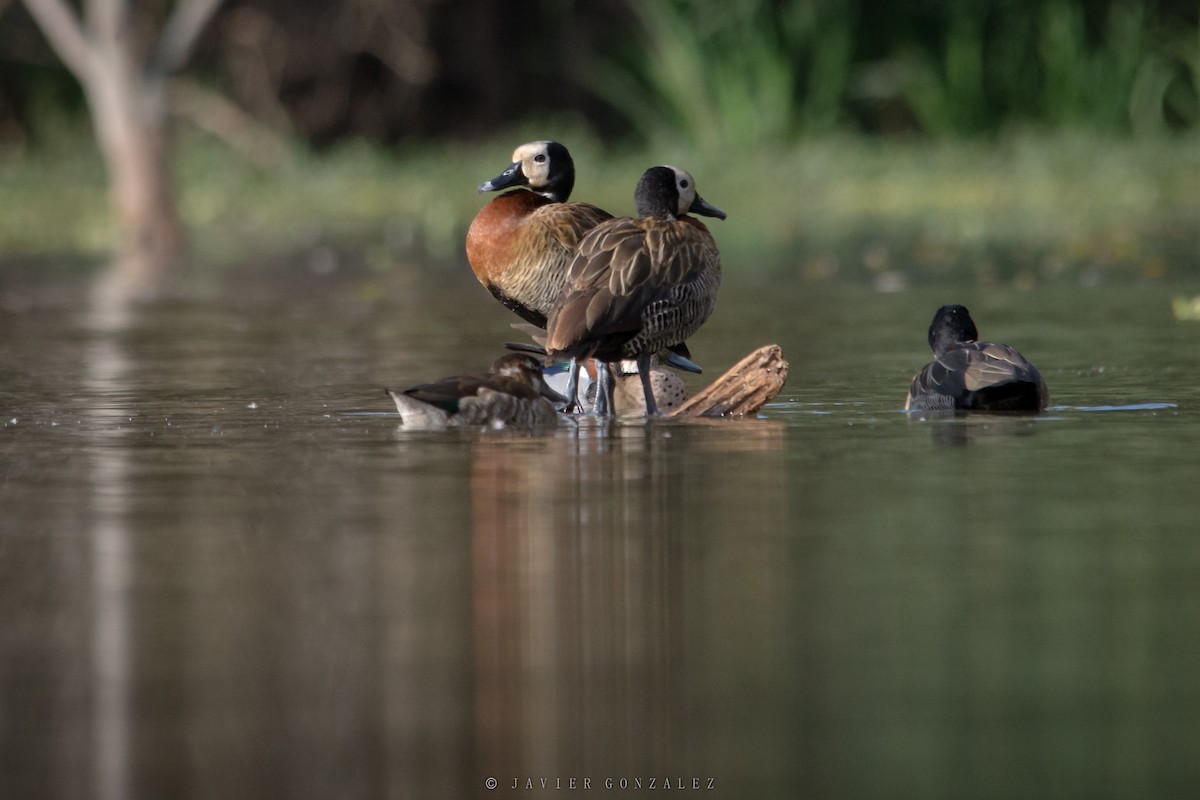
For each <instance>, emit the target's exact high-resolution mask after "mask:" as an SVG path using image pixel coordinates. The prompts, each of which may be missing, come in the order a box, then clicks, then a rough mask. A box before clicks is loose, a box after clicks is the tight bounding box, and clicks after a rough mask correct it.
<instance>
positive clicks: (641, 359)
mask: <svg viewBox="0 0 1200 800" xmlns="http://www.w3.org/2000/svg"><path fill="white" fill-rule="evenodd" d="M637 368H638V377H640V378H641V379H642V392H643V393H644V394H645V395H646V416H647V417H657V416H658V415H659V414H658V404H657V403H655V402H654V390H653V389H652V388H651V387H650V354H649V353H638V357H637Z"/></svg>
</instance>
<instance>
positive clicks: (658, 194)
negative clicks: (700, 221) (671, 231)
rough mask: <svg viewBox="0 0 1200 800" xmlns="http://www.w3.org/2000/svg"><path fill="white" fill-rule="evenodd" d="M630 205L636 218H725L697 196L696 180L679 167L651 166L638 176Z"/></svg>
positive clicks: (721, 212) (720, 211)
mask: <svg viewBox="0 0 1200 800" xmlns="http://www.w3.org/2000/svg"><path fill="white" fill-rule="evenodd" d="M633 202H634V205H635V206H636V207H637V213H638V216H640V217H662V218H665V219H678V218H679V217H682V216H684V215H685V214H687V213H689V212H691V213H692V214H701V215H703V216H706V217H716V218H717V219H725V212H724V211H722V210H721V209H719V208H717V207H716V206H714V205H711V204H709V203H708V202H707V201H706V200H705V199H704V198H703V197H701V196H700V194H699V193H698V192H697V191H696V180H695V179H694V178H693V177H692V176H691V175H690V174H689V173H688V172H687V171H686V170H682V169H680V168H679V167H671V166H658V167H651V168H650V169H648V170H646V171H645V172H644V173H642V177H641V180H639V181H638V185H637V189H636V190H634V193H633Z"/></svg>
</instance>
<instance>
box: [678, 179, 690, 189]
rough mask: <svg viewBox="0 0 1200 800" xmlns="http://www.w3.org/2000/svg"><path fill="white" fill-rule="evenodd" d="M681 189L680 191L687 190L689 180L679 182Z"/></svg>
mask: <svg viewBox="0 0 1200 800" xmlns="http://www.w3.org/2000/svg"><path fill="white" fill-rule="evenodd" d="M679 188H680V189H686V188H688V182H687V179H686V178H684V179H683V180H681V181H680V182H679Z"/></svg>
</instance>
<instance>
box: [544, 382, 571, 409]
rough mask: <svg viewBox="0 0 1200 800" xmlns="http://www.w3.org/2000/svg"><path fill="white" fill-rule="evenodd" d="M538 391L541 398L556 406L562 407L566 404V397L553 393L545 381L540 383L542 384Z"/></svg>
mask: <svg viewBox="0 0 1200 800" xmlns="http://www.w3.org/2000/svg"><path fill="white" fill-rule="evenodd" d="M538 391H539V392H541V395H542V397H544V398H546V399H547V400H549V401H550V402H551V403H555V404H557V405H562V404H563V403H566V402H567V397H566V395H562V394H559V393H558V392H556V391H554V390H553V389H552V388H550V386H549V384H547V383H546V382H545V381H542V384H541V386H540V387H539V388H538Z"/></svg>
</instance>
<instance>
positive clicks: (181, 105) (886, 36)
mask: <svg viewBox="0 0 1200 800" xmlns="http://www.w3.org/2000/svg"><path fill="white" fill-rule="evenodd" d="M169 6H170V4H169V3H167V2H163V1H161V0H159V1H157V2H156V1H155V0H147V2H146V3H143V4H140V5H139V8H141V9H142V11H143V12H144V17H142V21H143V22H144V23H147V24H149V23H153V21H154V20H156V19H161V18H163V17H165V15H166V13H167V11H168V10H169ZM172 94H173V96H174V98H175V113H176V125H175V128H176V132H177V141H178V147H177V150H176V154H175V157H174V159H173V163H174V165H175V170H176V173H177V178H178V183H179V188H180V207H181V211H182V214H183V216H184V219H185V221H186V222H187V223H188V225H189V227H190V228H191V229H192V231H193V239H194V245H195V247H196V249H197V250H198V251H199V253H200V255H201V257H202V259H203V260H208V261H212V260H216V261H234V260H236V259H238V258H241V257H244V255H245V253H247V252H250V251H280V250H283V251H285V252H295V251H305V252H308V251H311V250H312V249H313V248H328V247H333V248H335V249H336V250H337V251H338V252H344V253H351V254H352V257H354V258H356V259H360V260H362V261H363V262H364V263H366V264H368V265H372V266H378V267H380V268H384V267H388V266H391V265H394V264H395V263H398V262H399V261H402V260H405V259H406V258H407V255H408V254H411V253H413V252H423V253H425V254H427V255H429V256H431V257H432V258H433V260H434V261H437V260H443V261H454V260H456V259H460V258H461V254H460V250H461V235H462V232H463V231H464V230H465V226H466V224H467V223H468V222H469V220H470V218H471V216H472V215H473V214H474V211H475V210H476V209H477V208H478V205H479V203H480V200H479V199H478V198H477V197H476V196H475V194H474V192H473V187H474V186H475V185H476V184H478V183H479V182H480V181H481V180H483V179H485V178H487V177H491V176H492V175H493V174H495V173H496V172H498V171H499V169H500V168H501V167H503V166H504V163H505V162H506V160H507V158H508V155H509V152H510V151H511V148H512V147H513V146H514V145H515V144H517V143H519V142H520V141H523V140H526V139H529V138H545V137H552V138H557V139H560V140H562V141H564V142H566V143H567V144H568V146H569V147H570V148H571V149H572V151H573V152H574V153H575V155H576V160H577V162H578V164H579V166H580V181H579V183H578V184H577V192H576V193H577V196H579V197H580V198H586V199H588V200H591V201H595V202H597V203H600V204H602V205H605V206H607V207H610V208H612V209H613V210H614V211H618V212H626V213H627V212H628V211H629V210H630V209H629V206H630V202H629V199H628V196H629V194H630V188H631V187H632V184H633V182H634V180H636V176H637V174H639V173H640V171H641V169H642V168H644V167H645V166H647V165H648V164H650V163H660V162H675V163H680V164H683V165H685V166H687V167H688V168H689V169H691V170H692V171H693V172H694V173H696V175H697V177H698V179H699V181H700V183H701V187H702V190H703V191H704V193H705V194H706V196H709V198H710V199H711V200H712V201H713V202H715V203H717V204H718V205H722V206H723V207H725V208H726V209H727V210H730V211H731V212H732V213H733V214H735V215H736V216H734V217H732V219H737V218H739V217H740V218H741V219H742V220H748V221H752V224H740V225H734V224H730V225H727V226H723V227H724V230H723V231H722V234H721V236H722V239H721V241H722V247H723V249H725V250H727V251H729V252H732V253H733V254H735V256H736V257H738V258H739V259H741V260H742V261H745V262H749V263H751V264H755V265H759V268H760V269H761V270H763V271H769V270H777V269H792V270H798V271H800V272H802V273H804V274H807V275H809V276H822V275H830V274H838V273H842V274H844V273H845V272H846V271H848V270H849V271H853V270H861V271H864V272H866V273H879V274H890V273H891V272H892V271H893V268H894V267H895V266H896V262H897V260H899V261H900V262H901V263H902V264H907V265H908V266H909V267H912V268H916V267H920V269H921V270H926V271H932V272H933V273H934V274H936V273H937V272H938V270H943V269H951V268H953V269H968V270H974V271H976V272H979V273H980V274H981V275H982V274H987V273H988V271H989V270H990V269H992V267H990V266H989V265H990V264H992V263H993V262H995V261H997V259H995V258H993V257H992V256H991V255H989V254H990V253H992V252H993V251H995V250H996V249H997V248H1016V249H1018V250H1020V249H1021V248H1025V249H1032V250H1031V251H1036V252H1037V254H1038V255H1037V257H1036V258H1035V259H1032V260H1030V259H1026V262H1028V263H1031V264H1032V265H1033V266H1031V267H1030V269H1029V272H1030V275H1033V276H1037V275H1049V274H1056V273H1057V272H1061V271H1063V270H1067V271H1078V272H1080V273H1084V272H1087V271H1088V270H1095V269H1100V270H1105V269H1108V268H1109V266H1111V265H1118V266H1128V267H1132V268H1133V269H1134V270H1135V271H1136V272H1137V274H1160V273H1162V272H1164V271H1165V272H1170V271H1172V270H1178V269H1180V268H1187V269H1193V268H1194V269H1200V264H1197V263H1196V262H1197V261H1200V256H1197V251H1200V239H1198V238H1197V236H1198V234H1197V233H1196V228H1197V227H1200V226H1198V225H1197V224H1196V221H1197V219H1198V218H1200V200H1198V197H1200V6H1198V5H1197V4H1196V3H1195V2H1194V0H1141V1H1138V0H970V1H969V2H964V1H963V0H908V2H900V3H891V4H875V3H870V4H868V3H863V2H856V0H836V1H834V0H809V1H808V2H801V1H800V0H756V1H748V2H741V3H729V2H720V1H719V0H651V1H650V2H633V0H593V2H587V3H583V2H557V1H555V0H542V1H540V2H529V3H523V4H521V5H520V6H519V7H518V6H513V5H511V4H498V3H493V2H490V0H346V2H341V3H326V2H323V0H289V1H288V2H284V0H244V1H236V0H230V2H227V3H226V4H225V5H224V6H223V7H222V8H221V10H220V11H219V12H218V14H217V16H216V17H215V18H214V20H213V21H212V22H211V24H210V25H209V26H208V28H207V29H206V32H205V34H204V36H203V38H202V40H201V42H200V45H199V49H198V52H197V54H196V56H195V58H194V59H193V62H192V64H191V65H190V67H189V69H188V70H186V71H185V72H184V73H183V74H181V75H179V76H177V78H176V79H175V82H174V84H173V86H172ZM94 148H95V146H94V144H93V143H92V142H91V133H90V130H89V122H88V116H87V108H86V105H85V102H84V100H83V97H82V94H81V92H80V90H79V88H78V87H77V85H76V83H75V81H74V79H73V78H72V77H71V76H70V74H69V73H68V72H66V71H65V70H64V69H63V68H62V67H61V66H59V65H58V63H57V62H56V60H55V58H54V56H53V54H52V53H51V51H50V50H49V48H48V47H47V45H46V44H45V42H44V40H43V38H42V36H41V34H40V32H39V30H38V29H37V27H36V25H35V24H34V23H33V21H32V19H31V18H30V17H29V16H28V14H27V12H26V11H25V9H24V8H23V6H21V5H19V4H16V3H14V2H12V1H11V0H0V185H3V187H4V191H3V192H0V259H7V260H12V259H13V258H18V257H31V256H39V255H46V254H53V256H54V257H56V258H60V257H62V256H63V255H64V254H68V253H76V254H83V255H84V256H86V257H97V256H99V255H101V254H103V253H104V252H105V251H106V250H107V249H108V248H110V247H111V246H112V225H111V221H110V218H109V217H110V212H109V210H108V208H107V206H106V202H105V195H104V192H105V188H104V187H105V174H104V167H103V164H102V162H101V161H100V160H99V158H98V157H97V156H96V155H95V152H94ZM881 243H882V244H881ZM730 248H732V249H731V250H730ZM1000 260H1003V259H1000ZM918 271H919V270H918ZM1028 277H1029V276H1028V275H1027V276H1026V278H1025V279H1028Z"/></svg>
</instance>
